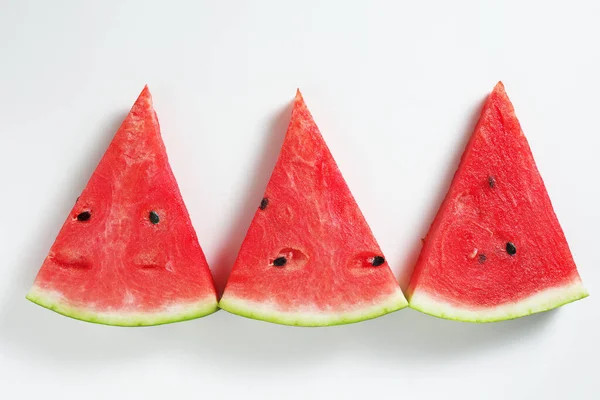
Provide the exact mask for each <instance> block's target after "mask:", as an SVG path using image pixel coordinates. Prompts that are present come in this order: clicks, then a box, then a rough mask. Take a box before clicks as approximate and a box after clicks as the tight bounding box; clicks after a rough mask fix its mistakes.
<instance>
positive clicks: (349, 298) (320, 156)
mask: <svg viewBox="0 0 600 400" xmlns="http://www.w3.org/2000/svg"><path fill="white" fill-rule="evenodd" d="M219 305H220V307H221V308H223V309H224V310H227V311H230V312H232V313H234V314H239V315H242V316H245V317H249V318H255V319H261V320H265V321H270V322H275V323H280V324H286V325H301V326H320V325H335V324H345V323H351V322H357V321H362V320H365V319H369V318H375V317H377V316H380V315H383V314H386V313H389V312H392V311H395V310H399V309H401V308H403V307H405V306H406V305H407V302H406V300H405V298H404V296H403V294H402V292H401V290H400V287H399V286H398V284H397V282H396V279H395V277H394V275H393V274H392V272H391V270H390V269H389V267H388V265H387V262H386V261H385V258H384V257H383V254H382V252H381V249H380V248H379V246H378V244H377V242H376V240H375V238H374V237H373V234H372V233H371V230H370V228H369V226H368V225H367V222H366V221H365V219H364V217H363V215H362V213H361V212H360V210H359V208H358V205H357V204H356V202H355V200H354V198H353V196H352V194H351V193H350V190H349V189H348V186H347V185H346V182H345V181H344V178H343V177H342V174H341V173H340V171H339V169H338V167H337V165H336V163H335V161H334V159H333V157H332V156H331V153H330V152H329V149H328V148H327V145H326V144H325V141H324V140H323V137H322V136H321V134H320V133H319V129H318V128H317V126H316V125H315V122H314V121H313V119H312V116H311V115H310V112H309V111H308V109H307V108H306V105H305V103H304V100H303V99H302V96H301V94H300V92H299V91H298V93H297V95H296V99H295V101H294V107H293V111H292V117H291V121H290V125H289V128H288V131H287V134H286V136H285V140H284V143H283V147H282V149H281V153H280V155H279V159H278V161H277V164H276V165H275V169H274V170H273V174H272V176H271V179H270V181H269V184H268V186H267V189H266V192H265V195H264V198H263V200H262V201H261V203H260V206H259V207H258V209H257V211H256V214H255V216H254V219H253V221H252V224H251V225H250V228H249V230H248V233H247V235H246V238H245V239H244V242H243V244H242V247H241V250H240V252H239V254H238V257H237V259H236V261H235V264H234V266H233V270H232V272H231V276H230V277H229V280H228V282H227V286H226V288H225V293H224V295H223V298H222V299H221V302H220V304H219Z"/></svg>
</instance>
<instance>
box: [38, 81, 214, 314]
mask: <svg viewBox="0 0 600 400" xmlns="http://www.w3.org/2000/svg"><path fill="white" fill-rule="evenodd" d="M151 211H153V212H155V213H156V214H157V216H159V222H158V223H153V218H151V217H150V212H151ZM82 213H89V218H84V219H82V218H81V217H79V218H78V216H80V215H81V214H82ZM34 289H35V290H36V291H38V292H40V291H41V293H44V292H48V293H59V294H60V295H61V296H62V298H61V299H60V302H61V304H62V306H63V307H66V308H69V307H70V308H73V309H83V310H88V311H95V312H122V313H127V312H131V313H135V312H138V313H139V312H154V311H156V312H159V311H164V310H167V309H169V307H173V306H176V305H177V304H180V303H196V302H198V301H200V300H206V299H207V298H209V299H210V297H212V298H214V301H213V303H214V305H215V307H213V308H216V292H215V289H214V285H213V281H212V276H211V275H210V271H209V269H208V265H207V263H206V260H205V257H204V254H203V252H202V250H201V248H200V245H199V244H198V240H197V237H196V234H195V232H194V229H193V227H192V225H191V221H190V219H189V216H188V213H187V210H186V208H185V205H184V203H183V199H182V198H181V194H180V192H179V188H178V187H177V183H176V181H175V178H174V176H173V173H172V171H171V168H170V166H169V163H168V159H167V155H166V151H165V148H164V144H163V142H162V139H161V137H160V129H159V125H158V121H157V119H156V115H155V113H154V110H153V108H152V101H151V97H150V93H149V92H148V89H147V88H145V89H144V91H143V92H142V93H141V94H140V97H139V98H138V100H137V102H136V104H135V105H134V106H133V108H132V110H131V112H130V114H129V115H128V116H127V118H126V119H125V121H124V122H123V124H122V125H121V127H120V128H119V131H118V132H117V133H116V135H115V137H114V139H113V141H112V142H111V144H110V146H109V148H108V150H107V151H106V153H105V155H104V157H103V158H102V160H101V162H100V164H99V165H98V167H97V168H96V171H95V172H94V174H93V175H92V177H91V178H90V181H89V182H88V184H87V186H86V188H85V189H84V191H83V193H82V194H81V196H80V197H79V198H78V200H77V202H76V204H75V206H74V207H73V209H72V211H71V212H70V214H69V216H68V218H67V220H66V221H65V223H64V225H63V227H62V229H61V231H60V233H59V235H58V236H57V238H56V240H55V242H54V244H53V246H52V248H51V249H50V252H49V254H48V256H47V258H46V260H45V261H44V264H43V266H42V268H41V270H40V272H39V274H38V276H37V278H36V282H35V287H34ZM57 301H58V300H57Z"/></svg>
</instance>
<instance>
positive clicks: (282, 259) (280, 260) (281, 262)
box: [273, 257, 287, 267]
mask: <svg viewBox="0 0 600 400" xmlns="http://www.w3.org/2000/svg"><path fill="white" fill-rule="evenodd" d="M285 264H287V258H285V257H277V258H276V259H274V260H273V265H274V266H276V267H283V266H284V265H285Z"/></svg>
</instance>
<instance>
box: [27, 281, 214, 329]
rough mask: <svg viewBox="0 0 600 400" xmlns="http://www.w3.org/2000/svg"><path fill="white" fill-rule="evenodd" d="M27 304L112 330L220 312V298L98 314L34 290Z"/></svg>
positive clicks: (57, 294)
mask: <svg viewBox="0 0 600 400" xmlns="http://www.w3.org/2000/svg"><path fill="white" fill-rule="evenodd" d="M25 297H26V298H27V300H29V301H31V302H33V303H35V304H37V305H39V306H42V307H44V308H47V309H49V310H52V311H54V312H56V313H58V314H62V315H64V316H67V317H70V318H73V319H77V320H80V321H85V322H92V323H96V324H101V325H112V326H124V327H135V326H153V325H164V324H170V323H173V322H183V321H188V320H192V319H196V318H201V317H205V316H207V315H210V314H212V313H214V312H216V311H218V310H219V307H218V305H217V301H216V298H214V297H209V298H206V299H203V300H200V301H196V302H189V303H180V304H173V305H171V306H169V307H168V308H165V309H162V310H159V311H153V312H150V311H148V312H139V311H125V312H123V311H118V310H117V311H96V310H93V309H88V308H85V307H78V306H75V305H72V304H69V303H68V302H67V301H66V300H65V299H64V298H63V296H61V294H60V293H58V292H53V291H47V290H44V289H41V288H39V287H37V286H35V285H34V286H33V287H32V288H31V290H30V291H29V293H27V295H26V296H25Z"/></svg>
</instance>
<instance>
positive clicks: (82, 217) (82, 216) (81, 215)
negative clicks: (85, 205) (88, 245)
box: [77, 211, 92, 222]
mask: <svg viewBox="0 0 600 400" xmlns="http://www.w3.org/2000/svg"><path fill="white" fill-rule="evenodd" d="M91 216H92V214H91V213H90V212H89V211H84V212H81V213H79V214H77V221H81V222H85V221H87V220H89V219H90V218H91Z"/></svg>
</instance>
